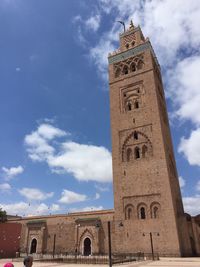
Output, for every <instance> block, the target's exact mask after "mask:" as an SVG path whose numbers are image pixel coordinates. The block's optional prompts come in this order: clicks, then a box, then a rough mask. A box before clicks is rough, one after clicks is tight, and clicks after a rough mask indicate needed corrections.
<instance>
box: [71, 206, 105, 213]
mask: <svg viewBox="0 0 200 267" xmlns="http://www.w3.org/2000/svg"><path fill="white" fill-rule="evenodd" d="M97 210H103V207H102V206H98V207H95V206H88V207H84V208H71V209H69V212H80V211H97Z"/></svg>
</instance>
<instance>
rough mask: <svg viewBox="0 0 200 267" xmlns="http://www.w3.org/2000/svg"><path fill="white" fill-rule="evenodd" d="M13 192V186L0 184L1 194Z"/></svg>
mask: <svg viewBox="0 0 200 267" xmlns="http://www.w3.org/2000/svg"><path fill="white" fill-rule="evenodd" d="M10 190H11V186H10V185H9V184H8V183H3V184H0V192H8V191H10Z"/></svg>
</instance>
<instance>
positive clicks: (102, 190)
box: [95, 184, 109, 192]
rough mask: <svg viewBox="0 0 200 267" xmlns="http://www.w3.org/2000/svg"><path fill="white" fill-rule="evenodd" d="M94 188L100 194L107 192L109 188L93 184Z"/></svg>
mask: <svg viewBox="0 0 200 267" xmlns="http://www.w3.org/2000/svg"><path fill="white" fill-rule="evenodd" d="M95 188H96V189H98V190H99V191H101V192H106V191H109V187H108V186H102V185H99V184H95Z"/></svg>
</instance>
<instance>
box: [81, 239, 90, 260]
mask: <svg viewBox="0 0 200 267" xmlns="http://www.w3.org/2000/svg"><path fill="white" fill-rule="evenodd" d="M83 255H84V256H89V255H91V240H90V239H89V238H88V237H86V239H85V240H84V243H83Z"/></svg>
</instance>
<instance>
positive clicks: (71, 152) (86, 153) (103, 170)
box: [48, 142, 112, 182]
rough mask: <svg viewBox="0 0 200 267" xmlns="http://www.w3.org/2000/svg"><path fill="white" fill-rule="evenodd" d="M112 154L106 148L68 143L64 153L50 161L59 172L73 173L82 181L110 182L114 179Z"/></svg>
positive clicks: (65, 144) (51, 158)
mask: <svg viewBox="0 0 200 267" xmlns="http://www.w3.org/2000/svg"><path fill="white" fill-rule="evenodd" d="M111 160H112V159H111V154H110V152H109V151H108V150H107V149H106V148H104V147H97V146H93V145H84V144H78V143H75V142H66V143H63V145H62V152H61V153H60V154H59V155H57V156H53V157H50V158H49V159H48V164H49V165H50V166H51V167H52V168H55V169H57V170H59V169H61V171H63V170H64V171H66V172H68V173H72V174H73V176H74V177H75V178H77V179H78V180H81V181H88V180H93V181H99V182H109V181H111V179H112V166H111V165H112V164H111Z"/></svg>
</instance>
